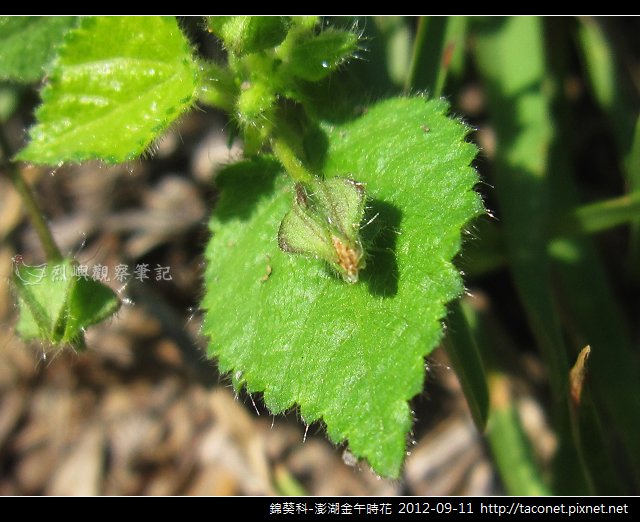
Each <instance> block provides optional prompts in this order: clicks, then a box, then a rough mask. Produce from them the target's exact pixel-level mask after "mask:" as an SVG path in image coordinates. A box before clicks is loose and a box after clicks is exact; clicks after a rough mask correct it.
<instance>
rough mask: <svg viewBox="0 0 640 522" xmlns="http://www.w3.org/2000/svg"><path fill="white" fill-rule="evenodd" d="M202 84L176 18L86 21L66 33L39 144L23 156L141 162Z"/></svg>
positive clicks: (41, 113) (40, 114) (40, 120)
mask: <svg viewBox="0 0 640 522" xmlns="http://www.w3.org/2000/svg"><path fill="white" fill-rule="evenodd" d="M197 87H198V70H197V67H196V64H195V62H194V61H193V59H192V56H191V49H190V47H189V45H188V43H187V40H186V39H185V37H184V35H183V34H182V33H181V31H180V29H179V27H178V24H177V23H176V20H175V19H174V18H166V17H158V16H148V17H120V16H115V17H95V18H87V19H83V21H82V23H81V25H80V27H79V28H78V29H75V30H73V31H70V32H69V33H68V34H67V36H66V38H65V43H64V45H63V47H62V48H61V49H60V54H59V57H58V60H57V61H56V62H55V64H54V67H53V70H52V72H51V79H50V81H49V83H48V85H47V86H46V87H45V89H44V90H43V92H42V100H43V103H42V105H41V106H40V107H39V109H38V110H37V112H36V117H37V124H36V126H35V127H34V128H32V129H31V131H30V136H31V142H30V143H29V145H28V146H27V147H26V148H25V149H24V150H22V151H21V152H20V153H19V154H18V156H17V158H18V159H21V160H25V161H31V162H34V163H43V164H53V165H55V164H58V163H60V162H64V161H72V162H80V161H84V160H90V159H99V160H102V161H105V162H107V163H120V162H124V161H129V160H132V159H135V158H136V157H138V156H139V155H141V154H142V153H143V152H144V151H145V150H146V149H147V148H148V147H149V145H150V144H151V143H152V142H153V141H154V140H155V139H157V138H158V137H159V136H160V134H161V133H162V132H163V131H164V130H165V129H166V128H167V127H168V126H169V125H170V124H171V123H172V122H173V121H174V120H175V119H176V118H177V117H178V116H180V115H181V114H182V113H183V112H184V111H185V110H186V109H188V108H189V107H190V106H191V104H192V102H193V99H194V96H195V93H196V90H197Z"/></svg>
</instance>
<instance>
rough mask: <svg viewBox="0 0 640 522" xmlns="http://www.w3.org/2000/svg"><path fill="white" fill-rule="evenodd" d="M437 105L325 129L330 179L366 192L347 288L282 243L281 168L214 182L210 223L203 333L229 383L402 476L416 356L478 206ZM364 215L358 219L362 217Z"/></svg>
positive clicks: (284, 184)
mask: <svg viewBox="0 0 640 522" xmlns="http://www.w3.org/2000/svg"><path fill="white" fill-rule="evenodd" d="M447 109H448V107H447V105H446V103H444V102H442V101H426V100H425V99H423V98H401V99H392V100H389V101H386V102H383V103H380V104H378V105H376V106H374V107H371V108H369V110H368V111H367V113H366V114H365V115H364V116H362V117H361V118H360V119H358V120H356V121H353V122H350V123H346V124H343V125H336V126H330V127H327V128H326V133H327V139H328V150H327V151H326V163H325V168H324V172H325V175H326V176H327V177H333V176H348V177H350V178H353V179H356V180H358V181H360V182H363V183H364V184H365V185H366V191H367V194H368V196H369V198H370V199H369V200H368V218H369V219H371V218H373V217H374V216H377V217H375V219H373V221H372V222H371V223H370V224H368V225H366V226H364V228H363V229H362V230H361V235H362V237H363V241H364V243H365V245H366V246H367V250H368V259H367V267H366V269H364V270H362V272H361V274H360V280H359V282H358V283H356V284H352V285H349V284H346V283H345V282H344V281H343V280H342V279H340V278H339V277H338V276H336V274H334V273H333V271H331V270H330V269H329V267H328V266H327V265H326V263H323V262H322V261H319V260H315V259H307V258H304V257H301V256H296V255H291V254H287V253H284V252H282V251H281V250H280V249H279V248H278V242H277V233H278V227H279V224H280V221H281V220H282V218H283V216H284V215H285V214H286V213H287V210H288V209H289V208H291V204H292V200H293V197H294V196H293V192H292V190H293V187H292V183H291V182H290V181H289V180H287V179H286V178H285V177H284V176H282V175H280V174H279V169H278V167H277V164H276V163H275V162H273V163H270V162H268V161H266V160H262V161H260V162H258V161H255V162H253V163H249V162H246V163H243V164H237V165H234V166H232V167H231V168H229V169H228V170H227V171H226V172H225V173H224V174H222V175H221V176H220V177H219V185H220V189H221V198H220V201H219V203H218V206H217V208H216V211H215V212H214V215H213V217H212V220H211V223H210V227H211V231H212V232H213V238H212V240H211V242H210V244H209V246H208V248H207V252H206V257H207V261H208V266H207V272H206V289H207V293H206V296H205V298H204V301H203V307H204V308H205V309H206V316H205V325H204V332H205V333H206V334H207V335H208V336H209V337H210V339H211V343H210V350H209V353H210V355H211V356H215V357H217V358H218V361H219V365H220V368H221V370H223V371H225V372H231V375H232V378H233V380H234V383H235V384H236V385H237V386H238V385H242V384H245V385H246V387H247V390H248V391H249V392H263V393H264V400H265V402H266V404H267V406H268V407H269V408H270V409H271V411H273V412H281V411H284V410H286V409H287V408H290V407H292V406H294V405H295V404H297V405H299V407H300V413H301V415H302V418H303V419H304V421H305V422H307V423H311V422H314V421H317V420H319V419H322V420H323V421H324V423H325V424H326V427H327V432H328V434H329V437H330V438H331V440H333V441H334V442H336V443H337V442H340V441H344V440H346V439H348V441H349V446H350V449H351V451H352V452H353V453H354V454H355V455H356V456H358V457H362V458H366V459H367V460H368V461H369V463H370V464H371V466H372V467H373V468H374V469H375V470H376V471H377V472H378V473H380V474H382V475H385V476H391V477H396V476H398V474H399V472H400V468H401V465H402V462H403V460H404V457H405V452H406V440H407V434H408V432H409V430H410V428H411V424H412V416H411V411H410V408H409V404H408V401H409V400H410V399H411V398H412V397H414V396H415V395H416V394H418V393H420V391H421V390H422V386H423V379H424V364H425V362H424V357H425V356H426V355H428V354H429V353H430V352H431V351H432V350H433V349H434V348H435V346H436V345H437V343H438V342H439V340H440V339H441V336H442V327H441V320H442V319H443V317H444V316H445V313H446V308H445V305H446V303H447V302H448V301H450V300H451V299H454V298H456V297H457V296H459V295H460V293H461V292H462V289H463V285H462V281H461V279H460V276H459V273H458V271H457V270H456V269H455V267H454V266H453V264H452V262H451V260H452V258H453V256H454V255H455V254H456V253H457V252H458V250H459V248H460V241H461V236H460V230H461V227H462V226H463V225H464V224H465V223H466V222H467V221H468V220H469V219H470V218H472V217H473V216H475V215H477V214H478V213H479V212H481V210H482V205H481V202H480V199H479V197H478V195H477V194H476V193H475V192H474V191H473V190H472V188H473V186H474V184H475V183H476V182H477V176H476V173H475V171H474V170H473V169H472V168H471V167H470V166H469V164H470V162H471V161H472V160H473V158H474V156H475V154H476V148H475V147H474V146H473V145H471V144H469V143H466V142H465V135H466V132H467V129H466V127H465V126H464V125H462V124H460V123H459V122H457V121H455V120H452V119H449V118H448V117H447V116H446V112H447ZM366 220H367V217H365V221H366Z"/></svg>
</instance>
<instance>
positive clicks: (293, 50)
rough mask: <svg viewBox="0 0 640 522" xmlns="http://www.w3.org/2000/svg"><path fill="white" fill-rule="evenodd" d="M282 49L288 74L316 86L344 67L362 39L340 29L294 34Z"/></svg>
mask: <svg viewBox="0 0 640 522" xmlns="http://www.w3.org/2000/svg"><path fill="white" fill-rule="evenodd" d="M289 34H290V37H288V38H287V39H286V40H285V41H284V42H283V43H282V45H281V46H280V47H279V48H278V54H279V56H280V57H281V58H282V59H283V60H284V61H285V67H286V69H285V70H286V73H285V77H286V74H292V75H293V76H297V77H299V78H302V79H303V80H307V81H311V82H316V81H318V80H322V78H324V77H326V76H328V75H329V74H330V73H331V72H333V71H334V70H336V69H337V68H338V67H339V66H340V65H342V64H343V63H344V62H345V61H346V60H347V59H348V58H350V57H351V56H352V55H353V53H355V52H356V50H357V48H358V35H357V34H355V33H352V32H350V31H341V30H340V29H331V28H330V29H326V30H324V31H323V32H321V33H320V34H317V35H316V34H313V33H309V32H306V31H305V32H298V31H291V33H289Z"/></svg>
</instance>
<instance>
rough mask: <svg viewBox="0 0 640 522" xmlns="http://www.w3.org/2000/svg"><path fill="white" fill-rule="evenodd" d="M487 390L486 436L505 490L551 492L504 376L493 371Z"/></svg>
mask: <svg viewBox="0 0 640 522" xmlns="http://www.w3.org/2000/svg"><path fill="white" fill-rule="evenodd" d="M489 390H490V393H491V416H490V418H489V428H488V432H487V437H488V439H489V445H490V446H491V451H492V453H493V455H494V458H495V459H496V464H497V467H498V471H499V472H500V478H501V479H502V481H503V483H504V486H505V489H506V490H507V494H508V495H516V496H530V495H532V496H540V495H551V491H549V489H548V488H547V486H546V485H545V484H544V482H543V481H542V479H541V477H540V471H539V470H538V466H537V464H536V461H535V458H534V456H533V451H532V448H531V444H530V443H529V440H528V438H527V435H526V433H525V432H524V430H523V428H522V422H521V420H520V416H519V414H518V410H517V408H516V405H515V403H514V401H513V397H512V394H511V391H510V389H509V383H508V381H507V379H506V377H505V376H504V375H502V374H500V373H499V372H493V373H492V374H491V376H490V378H489Z"/></svg>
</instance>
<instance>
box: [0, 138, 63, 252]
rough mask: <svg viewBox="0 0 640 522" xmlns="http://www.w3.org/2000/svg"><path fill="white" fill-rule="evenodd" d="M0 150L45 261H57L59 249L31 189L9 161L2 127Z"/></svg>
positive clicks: (7, 146) (3, 165) (9, 152)
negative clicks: (38, 239) (38, 241)
mask: <svg viewBox="0 0 640 522" xmlns="http://www.w3.org/2000/svg"><path fill="white" fill-rule="evenodd" d="M0 149H1V150H2V168H3V170H5V171H6V172H7V174H8V177H9V179H10V180H11V183H12V184H13V186H14V188H15V189H16V191H17V192H18V194H20V197H21V198H22V202H23V203H24V207H25V209H26V211H27V214H28V215H29V218H30V219H31V223H32V224H33V227H34V228H35V230H36V233H37V234H38V237H39V238H40V242H41V243H42V247H43V248H44V252H45V255H46V256H47V260H48V261H58V260H60V259H62V254H60V249H59V248H58V245H56V242H55V240H54V239H53V235H51V230H50V229H49V226H48V225H47V222H46V220H45V217H44V215H43V214H42V210H41V209H40V206H39V205H38V202H37V201H36V198H35V195H34V194H33V191H32V190H31V187H30V186H29V184H28V183H27V182H26V181H25V179H24V178H23V177H22V174H21V172H20V169H18V166H17V165H16V164H15V163H14V162H12V161H11V160H10V158H11V155H12V153H11V147H10V146H9V141H8V140H7V137H6V135H5V133H4V128H2V127H0Z"/></svg>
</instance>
